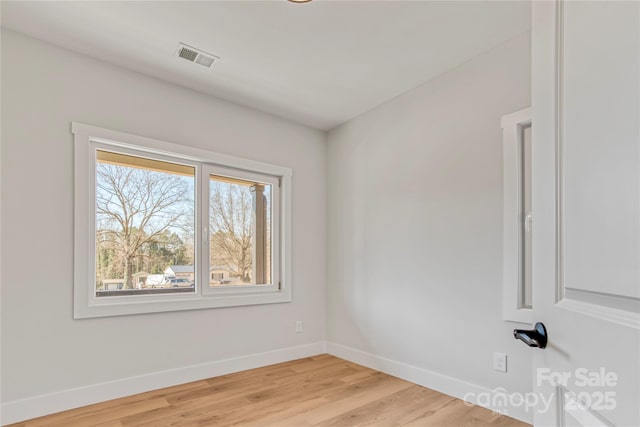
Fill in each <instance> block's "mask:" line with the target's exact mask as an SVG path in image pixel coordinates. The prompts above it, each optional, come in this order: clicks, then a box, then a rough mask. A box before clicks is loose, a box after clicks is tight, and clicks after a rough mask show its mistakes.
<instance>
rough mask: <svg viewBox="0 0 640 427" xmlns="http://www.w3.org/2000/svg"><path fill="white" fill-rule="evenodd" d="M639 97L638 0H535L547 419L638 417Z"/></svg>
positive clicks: (536, 183)
mask: <svg viewBox="0 0 640 427" xmlns="http://www.w3.org/2000/svg"><path fill="white" fill-rule="evenodd" d="M639 99H640V5H639V3H638V2H620V3H617V2H604V1H600V2H574V1H572V2H566V3H564V4H562V3H556V2H534V3H533V100H532V101H533V102H532V104H533V109H532V113H533V114H532V119H533V218H534V223H533V287H534V288H533V312H534V317H535V320H536V321H541V322H543V323H544V324H545V325H546V327H547V331H548V334H549V343H548V346H547V348H546V349H544V350H540V349H532V351H534V352H535V354H534V384H535V385H536V392H537V393H540V395H542V396H545V397H548V398H551V399H552V402H551V406H550V407H549V408H543V407H540V406H539V407H538V409H539V410H538V412H536V414H535V424H536V425H539V426H555V425H561V426H565V425H566V426H574V425H580V426H582V425H605V426H634V427H636V426H640V100H639ZM563 376H564V379H563V380H561V381H554V380H555V379H558V378H562V377H563Z"/></svg>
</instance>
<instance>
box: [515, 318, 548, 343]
mask: <svg viewBox="0 0 640 427" xmlns="http://www.w3.org/2000/svg"><path fill="white" fill-rule="evenodd" d="M513 337H514V338H515V339H517V340H520V341H522V342H524V343H525V344H526V345H528V346H529V347H538V348H545V347H546V346H547V340H548V338H549V337H548V335H547V328H545V327H544V324H542V323H540V322H538V323H536V324H535V326H534V329H532V330H528V329H514V330H513Z"/></svg>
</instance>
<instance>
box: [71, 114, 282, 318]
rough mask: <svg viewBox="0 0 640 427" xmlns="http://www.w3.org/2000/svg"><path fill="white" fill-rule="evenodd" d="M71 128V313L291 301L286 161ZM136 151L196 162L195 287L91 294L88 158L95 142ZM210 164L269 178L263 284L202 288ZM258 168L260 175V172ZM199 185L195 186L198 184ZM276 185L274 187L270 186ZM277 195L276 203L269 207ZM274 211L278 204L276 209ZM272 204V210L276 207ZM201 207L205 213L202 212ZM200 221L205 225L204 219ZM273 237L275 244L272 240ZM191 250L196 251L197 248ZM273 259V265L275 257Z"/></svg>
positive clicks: (91, 166)
mask: <svg viewBox="0 0 640 427" xmlns="http://www.w3.org/2000/svg"><path fill="white" fill-rule="evenodd" d="M71 131H72V133H73V135H74V174H75V175H74V184H75V188H74V193H75V200H74V202H75V208H74V287H73V288H74V318H75V319H82V318H91V317H106V316H122V315H130V314H141V313H156V312H166V311H180V310H194V309H206V308H215V307H231V306H242V305H255V304H270V303H283V302H289V301H291V294H292V293H291V288H292V283H291V278H292V275H291V193H292V192H291V183H292V176H293V172H292V170H291V169H290V168H287V167H283V166H277V165H273V164H269V163H263V162H258V161H254V160H248V159H243V158H239V157H234V156H229V155H225V154H220V153H215V152H212V151H207V150H202V149H198V148H193V147H186V146H183V145H180V144H175V143H171V142H166V141H161V140H157V139H152V138H146V137H143V136H138V135H132V134H128V133H124V132H118V131H114V130H109V129H104V128H99V127H95V126H90V125H86V124H82V123H77V122H73V123H72V124H71ZM98 148H101V149H103V150H109V151H115V152H121V153H124V154H133V155H138V156H140V155H141V154H142V155H144V156H145V157H147V156H148V158H152V159H157V160H162V161H169V162H173V163H179V164H184V165H189V166H194V167H195V168H196V177H195V179H196V185H195V188H196V195H195V199H196V206H195V208H196V219H195V220H196V234H195V242H194V245H195V249H196V259H194V264H195V265H194V269H195V270H194V272H195V275H196V276H195V277H196V292H195V293H176V294H151V295H128V296H116V297H100V298H97V297H96V296H95V268H96V267H95V265H96V263H95V247H96V245H95V243H96V242H95V239H96V233H95V216H96V212H95V196H96V195H95V191H96V190H95V165H96V153H95V151H96V149H98ZM211 167H214V168H215V167H222V168H227V169H228V168H231V169H233V170H234V171H237V174H235V173H234V174H233V176H234V177H249V176H251V177H253V178H259V179H256V181H259V182H265V181H269V183H270V184H271V183H277V184H278V185H279V187H278V186H277V185H276V186H274V187H272V188H273V195H275V194H278V196H277V197H272V202H271V203H272V205H273V207H274V214H273V217H272V221H273V222H274V223H276V222H277V226H274V228H273V229H272V245H274V247H273V248H272V262H273V264H272V277H273V278H272V281H273V282H274V283H273V284H272V285H271V286H262V285H260V286H240V287H234V289H230V287H221V288H226V289H224V290H221V291H218V290H209V289H208V288H209V258H208V256H209V248H208V247H209V241H208V238H207V235H206V229H208V199H209V197H208V194H207V195H206V196H205V195H204V192H207V193H208V191H209V189H208V186H204V185H202V183H203V182H204V181H205V180H208V174H205V173H203V172H204V171H208V170H210V168H211ZM265 176H267V178H266V179H265ZM198 189H199V190H198ZM278 190H279V191H278ZM276 203H277V207H276ZM278 211H279V212H278ZM276 212H278V214H276ZM203 215H206V216H203ZM205 224H206V227H205ZM276 245H277V249H276V247H275V246H276ZM198 253H199V254H200V255H198ZM276 263H277V265H276Z"/></svg>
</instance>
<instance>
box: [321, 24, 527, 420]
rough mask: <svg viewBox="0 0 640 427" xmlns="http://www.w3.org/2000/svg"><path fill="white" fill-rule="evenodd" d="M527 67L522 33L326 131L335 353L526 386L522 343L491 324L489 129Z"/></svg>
mask: <svg viewBox="0 0 640 427" xmlns="http://www.w3.org/2000/svg"><path fill="white" fill-rule="evenodd" d="M530 65H531V62H530V35H529V34H524V35H522V36H519V37H517V38H515V39H513V40H511V41H509V42H507V43H506V44H504V45H502V46H499V47H497V48H495V49H493V50H492V51H490V52H488V53H485V54H483V55H481V56H479V57H476V58H475V59H473V60H471V61H469V62H467V63H466V64H464V65H462V66H460V67H458V68H456V69H454V70H452V71H450V72H448V73H446V74H444V75H442V76H440V77H439V78H437V79H435V80H432V81H431V82H429V83H427V84H425V85H423V86H421V87H419V88H417V89H414V90H412V91H410V92H408V93H406V94H404V95H402V96H400V97H398V98H396V99H394V100H392V101H391V102H388V103H386V104H384V105H382V106H380V107H378V108H375V109H374V110H372V111H370V112H368V113H366V114H363V115H362V116H359V117H357V118H355V119H353V120H351V121H349V122H347V123H346V124H344V125H342V126H340V127H338V128H336V129H334V130H333V131H331V132H330V133H329V137H328V144H329V154H328V180H329V181H328V182H329V184H328V185H329V245H328V254H329V258H328V262H329V275H328V287H329V294H328V298H329V306H328V340H329V342H330V343H331V342H333V343H337V344H339V345H342V346H347V347H350V350H349V351H346V352H343V353H344V354H352V355H355V354H357V351H363V352H367V353H370V354H369V359H368V360H373V359H371V356H374V357H379V358H386V359H390V360H391V361H395V362H401V363H403V364H408V365H412V366H413V367H416V368H418V369H425V370H428V371H432V372H433V373H435V374H441V375H445V376H449V377H452V378H454V379H456V380H461V381H465V382H467V383H471V384H476V385H479V386H481V387H484V388H490V389H493V388H496V387H504V388H506V389H507V390H508V391H510V392H526V391H530V390H531V385H532V384H531V350H530V349H529V348H527V347H526V346H524V345H522V343H521V342H516V341H515V340H514V339H513V336H512V333H511V331H512V329H513V328H514V326H515V325H514V324H511V323H507V322H503V321H502V320H501V285H502V284H501V281H502V252H501V251H502V146H501V144H502V139H501V138H502V134H501V129H500V118H501V116H502V115H504V114H507V113H511V112H513V111H515V110H519V109H521V108H524V107H527V106H529V105H530V92H531V87H530ZM329 348H330V349H331V348H332V347H331V345H330V346H329ZM342 350H343V351H344V349H342ZM351 350H357V351H351ZM350 351H351V353H350ZM494 351H497V352H503V353H507V354H508V356H509V359H508V368H509V372H508V373H506V374H505V373H500V372H496V371H493V369H492V363H493V352H494ZM365 359H366V358H365ZM365 359H363V360H365ZM385 363H386V362H385ZM470 391H471V390H470ZM525 418H526V416H525Z"/></svg>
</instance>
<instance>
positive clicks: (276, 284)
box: [72, 123, 291, 318]
mask: <svg viewBox="0 0 640 427" xmlns="http://www.w3.org/2000/svg"><path fill="white" fill-rule="evenodd" d="M72 129H73V133H74V150H75V221H74V222H75V277H74V281H75V283H74V315H75V317H76V318H83V317H100V316H113V315H124V314H135V313H149V312H157V311H174V310H188V309H198V308H209V307H221V306H234V305H249V304H264V303H276V302H286V301H290V300H291V286H290V263H289V262H288V260H289V258H290V253H289V247H290V245H288V244H287V242H288V241H289V236H290V193H291V190H290V187H291V185H290V182H291V170H290V169H288V168H284V167H280V166H274V165H270V164H264V163H260V162H254V161H250V160H245V159H239V158H236V157H231V156H225V155H220V154H217V153H212V152H208V151H204V150H198V149H193V148H188V147H183V146H180V145H176V144H171V143H168V142H163V141H157V140H152V139H148V138H143V137H138V136H135V135H129V134H124V133H120V132H114V131H110V130H106V129H101V128H96V127H92V126H87V125H83V124H79V123H74V124H73V126H72Z"/></svg>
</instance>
